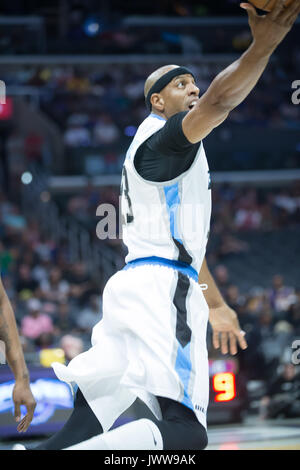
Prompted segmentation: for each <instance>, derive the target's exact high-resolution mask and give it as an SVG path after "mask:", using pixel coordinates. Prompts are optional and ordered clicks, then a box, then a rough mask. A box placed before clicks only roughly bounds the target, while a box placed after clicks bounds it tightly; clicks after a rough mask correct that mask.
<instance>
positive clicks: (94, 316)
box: [76, 295, 102, 334]
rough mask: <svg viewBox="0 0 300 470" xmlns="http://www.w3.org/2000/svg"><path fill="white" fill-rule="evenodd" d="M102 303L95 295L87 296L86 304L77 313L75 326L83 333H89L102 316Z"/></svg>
mask: <svg viewBox="0 0 300 470" xmlns="http://www.w3.org/2000/svg"><path fill="white" fill-rule="evenodd" d="M101 310H102V303H101V302H100V299H99V297H98V296H97V295H92V296H91V297H90V298H89V303H88V305H87V306H86V307H85V308H84V309H83V310H82V311H81V312H80V313H79V315H78V318H77V322H76V323H77V326H78V327H79V328H80V330H81V331H83V332H84V333H89V334H90V333H91V331H92V329H93V328H94V326H95V325H96V324H97V323H98V322H99V321H100V320H101V318H102V311H101Z"/></svg>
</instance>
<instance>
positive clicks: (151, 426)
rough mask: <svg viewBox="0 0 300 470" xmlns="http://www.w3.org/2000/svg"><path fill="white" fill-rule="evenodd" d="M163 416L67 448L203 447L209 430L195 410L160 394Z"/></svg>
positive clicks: (131, 424) (200, 448)
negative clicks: (198, 417) (201, 422)
mask: <svg viewBox="0 0 300 470" xmlns="http://www.w3.org/2000/svg"><path fill="white" fill-rule="evenodd" d="M158 401H159V403H160V405H161V409H162V416H163V419H162V420H161V421H159V420H157V419H153V420H149V419H139V420H137V421H133V422H131V423H127V424H124V425H123V426H120V427H118V428H116V429H114V430H112V431H109V432H107V433H104V434H101V435H99V436H95V437H93V438H91V439H88V440H86V441H84V442H81V443H80V444H77V445H74V446H70V447H68V448H66V449H65V450H202V449H205V447H206V446H207V433H206V429H205V428H204V427H203V426H202V425H201V424H200V423H199V421H198V420H197V418H196V416H195V414H194V412H193V411H192V410H190V409H189V408H187V407H186V406H184V405H182V404H181V403H178V402H176V401H174V400H170V399H167V398H160V397H158Z"/></svg>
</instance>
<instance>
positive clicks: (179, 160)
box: [38, 0, 300, 450]
mask: <svg viewBox="0 0 300 470" xmlns="http://www.w3.org/2000/svg"><path fill="white" fill-rule="evenodd" d="M283 4H284V2H283V1H278V5H277V7H276V8H275V9H274V11H273V12H272V13H270V14H268V15H267V16H265V17H259V16H258V15H257V14H256V11H255V9H254V8H253V7H252V6H251V5H250V4H248V3H246V4H244V3H243V4H241V6H242V7H243V8H245V9H246V10H247V12H248V15H249V21H250V27H251V30H252V34H253V42H252V44H251V46H250V47H249V49H248V50H247V51H246V52H245V53H244V54H243V55H242V56H241V58H240V59H239V60H237V61H236V62H234V63H233V64H232V65H230V66H229V67H227V68H226V69H225V70H224V71H223V72H221V73H220V74H219V75H218V76H217V77H216V78H215V79H214V81H213V82H212V84H211V85H210V87H209V88H208V90H207V91H206V92H205V93H204V94H203V95H202V96H201V98H199V89H198V87H197V85H196V83H195V79H194V76H193V74H192V72H191V71H189V70H188V69H186V68H185V67H178V66H175V65H170V66H164V67H161V68H160V69H158V70H156V71H155V72H153V73H152V74H151V75H150V76H149V77H148V79H147V81H146V83H145V97H146V102H147V105H148V107H149V111H150V114H149V116H148V117H147V118H146V119H145V121H144V122H143V123H142V124H141V125H140V127H139V129H138V131H137V133H136V135H135V137H134V139H133V141H132V144H131V146H130V148H129V150H128V152H127V155H126V159H125V163H124V167H123V174H122V200H121V202H122V214H123V219H124V225H123V239H124V242H125V244H126V245H127V247H128V255H127V257H126V266H125V268H124V269H123V270H121V271H119V272H118V273H116V274H115V275H114V276H113V277H112V278H111V279H110V280H109V281H108V283H107V285H106V287H105V290H104V293H103V320H102V321H101V322H99V323H98V324H97V325H96V326H95V328H94V330H93V334H92V348H91V349H90V350H89V351H86V352H84V353H83V354H80V355H78V356H77V357H75V358H74V359H73V360H72V361H71V362H70V363H69V365H68V366H67V367H66V366H63V365H62V364H58V363H55V364H53V367H54V370H55V372H56V374H57V376H58V378H60V379H61V380H63V381H66V382H68V383H70V384H76V385H77V386H78V390H77V394H76V400H75V407H74V411H73V413H72V415H71V417H70V419H69V421H68V422H67V423H66V425H65V427H64V428H63V429H62V431H60V432H59V433H58V434H56V435H54V436H53V437H52V438H51V439H50V440H49V441H47V442H46V443H43V444H41V445H40V446H39V447H38V449H69V450H79V449H95V450H96V449H98V450H128V449H135V450H139V449H148V450H162V449H164V450H171V449H174V450H175V449H182V450H194V449H204V448H205V447H206V445H207V434H206V411H207V405H208V361H207V349H206V329H207V321H208V319H209V321H210V323H211V326H212V329H213V344H214V346H215V347H216V348H219V347H221V351H222V353H224V354H226V353H228V352H230V353H231V354H235V353H236V352H237V348H238V345H239V346H240V347H241V348H242V349H245V348H246V347H247V343H246V341H245V338H244V333H243V332H241V331H240V326H239V323H238V320H237V316H236V314H235V312H234V311H233V310H231V309H230V308H229V307H228V306H227V305H226V303H225V302H224V300H223V298H222V296H221V294H220V292H219V290H218V288H217V286H216V284H215V282H214V280H213V278H212V276H211V274H210V272H209V270H208V267H207V264H206V261H205V250H206V244H207V239H208V234H209V225H210V214H211V185H210V176H209V169H208V165H207V161H206V156H205V152H204V147H203V143H202V140H203V139H204V138H205V137H206V136H207V135H208V134H209V133H210V132H211V131H212V130H213V129H214V128H215V127H217V126H218V125H220V124H221V123H222V122H223V121H224V120H225V119H226V118H227V116H228V114H229V113H230V111H231V110H233V109H234V108H235V107H236V106H238V105H239V104H240V103H241V102H242V101H243V100H244V99H245V98H246V97H247V95H248V94H249V93H250V91H251V90H252V89H253V88H254V86H255V84H256V83H257V81H258V79H259V78H260V76H261V75H262V73H263V71H264V70H265V68H266V66H267V64H268V61H269V58H270V55H271V54H272V52H273V51H274V50H275V48H276V47H277V46H278V44H279V43H280V42H281V41H282V40H283V38H284V37H285V36H286V34H287V33H288V31H289V30H290V29H291V27H292V25H293V23H294V21H295V20H296V17H297V15H298V13H299V11H300V0H294V2H293V3H292V4H291V5H290V6H289V7H288V8H286V9H284V7H283ZM194 208H196V209H197V210H198V212H197V213H196V216H195V214H193V209H194ZM191 209H192V210H191ZM187 214H189V216H187V217H186V215H187ZM191 227H192V228H193V230H191ZM192 233H194V234H195V236H194V238H193V237H192V236H191V234H192ZM245 269H246V267H245ZM205 287H207V289H206V290H205ZM137 397H139V398H140V399H142V400H143V401H144V402H145V403H146V404H147V406H148V407H149V408H150V410H151V411H152V413H153V415H154V416H155V417H154V418H153V419H152V420H150V419H139V420H136V421H133V422H131V423H128V424H125V425H123V426H120V427H118V428H116V429H114V430H111V431H109V429H110V428H111V426H112V425H113V423H114V421H115V420H116V418H118V417H119V416H120V415H121V413H122V412H124V411H125V410H126V409H127V408H129V406H130V405H131V404H132V403H133V402H134V401H135V399H136V398H137ZM80 441H82V442H80Z"/></svg>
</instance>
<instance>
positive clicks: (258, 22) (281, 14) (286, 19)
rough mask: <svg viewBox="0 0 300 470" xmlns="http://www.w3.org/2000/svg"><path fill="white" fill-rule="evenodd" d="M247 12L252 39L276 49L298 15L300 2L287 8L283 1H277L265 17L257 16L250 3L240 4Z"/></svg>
mask: <svg viewBox="0 0 300 470" xmlns="http://www.w3.org/2000/svg"><path fill="white" fill-rule="evenodd" d="M240 7H241V8H243V9H244V10H247V13H248V17H249V25H250V28H251V31H252V35H253V39H254V40H255V41H257V42H258V43H259V44H261V45H264V46H265V47H267V48H268V47H269V48H270V49H271V50H272V49H274V48H276V47H277V46H278V45H279V44H280V43H281V41H282V40H283V39H284V38H285V36H286V35H287V33H288V32H289V31H290V29H291V28H292V26H293V24H294V23H295V21H296V19H297V17H298V15H299V13H300V0H294V1H293V2H292V3H290V4H289V5H288V6H287V7H286V6H285V1H284V0H278V1H277V4H276V6H275V7H274V9H273V10H272V11H271V12H270V13H268V14H266V15H258V13H257V11H256V9H255V7H254V6H253V5H251V4H250V3H241V4H240Z"/></svg>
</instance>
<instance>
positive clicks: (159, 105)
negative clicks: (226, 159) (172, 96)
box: [150, 93, 165, 112]
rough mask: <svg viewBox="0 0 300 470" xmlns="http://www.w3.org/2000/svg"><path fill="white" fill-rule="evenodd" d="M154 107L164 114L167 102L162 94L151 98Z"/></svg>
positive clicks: (156, 94)
mask: <svg viewBox="0 0 300 470" xmlns="http://www.w3.org/2000/svg"><path fill="white" fill-rule="evenodd" d="M150 101H151V104H152V107H155V109H157V110H158V111H160V112H163V111H164V109H165V102H164V99H163V97H162V96H161V94H160V93H153V95H152V96H151V100H150Z"/></svg>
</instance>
